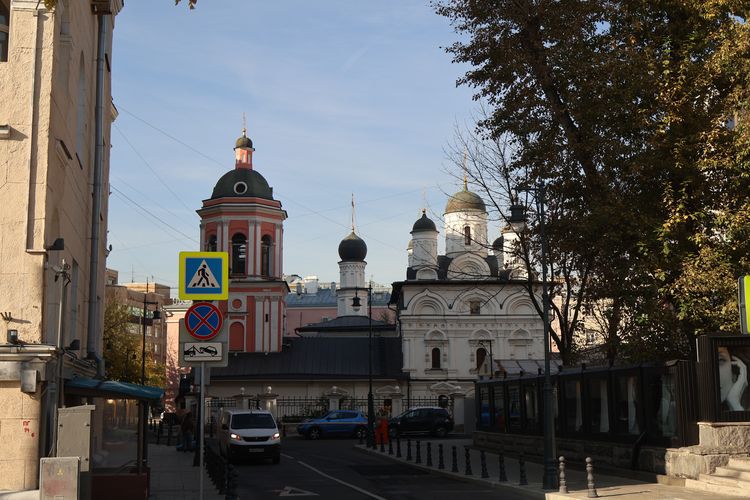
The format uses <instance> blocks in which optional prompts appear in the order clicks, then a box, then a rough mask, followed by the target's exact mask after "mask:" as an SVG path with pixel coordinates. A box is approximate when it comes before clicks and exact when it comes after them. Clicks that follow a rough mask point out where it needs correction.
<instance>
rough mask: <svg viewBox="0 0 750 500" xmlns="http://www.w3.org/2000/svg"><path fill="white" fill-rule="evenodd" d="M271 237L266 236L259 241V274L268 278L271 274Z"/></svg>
mask: <svg viewBox="0 0 750 500" xmlns="http://www.w3.org/2000/svg"><path fill="white" fill-rule="evenodd" d="M271 247H272V243H271V237H270V236H268V235H267V234H266V235H264V236H263V237H262V238H261V239H260V274H261V276H263V277H269V276H271V275H272V273H271Z"/></svg>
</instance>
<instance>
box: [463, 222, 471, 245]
mask: <svg viewBox="0 0 750 500" xmlns="http://www.w3.org/2000/svg"><path fill="white" fill-rule="evenodd" d="M464 245H471V227H469V226H464Z"/></svg>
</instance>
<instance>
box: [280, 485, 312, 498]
mask: <svg viewBox="0 0 750 500" xmlns="http://www.w3.org/2000/svg"><path fill="white" fill-rule="evenodd" d="M274 491H279V490H274ZM279 496H280V497H317V496H318V494H317V493H313V492H312V491H306V490H301V489H299V488H295V487H293V486H284V489H283V490H281V491H279Z"/></svg>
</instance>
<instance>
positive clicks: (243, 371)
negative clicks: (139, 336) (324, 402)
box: [211, 337, 407, 380]
mask: <svg viewBox="0 0 750 500" xmlns="http://www.w3.org/2000/svg"><path fill="white" fill-rule="evenodd" d="M368 340H369V339H368V338H366V337H362V338H360V337H345V338H339V337H300V338H290V339H285V343H287V344H289V346H288V347H287V346H285V347H284V349H283V351H282V352H280V353H268V354H264V353H230V354H229V366H226V367H223V368H218V367H216V368H212V369H211V379H212V380H247V379H268V378H274V379H285V380H297V379H304V380H310V379H318V380H320V379H366V378H367V376H368V369H367V368H368V363H367V354H368ZM372 349H373V353H372V374H373V378H377V379H404V378H407V375H406V374H405V373H403V372H402V371H401V366H402V355H401V339H400V338H396V337H378V338H373V339H372Z"/></svg>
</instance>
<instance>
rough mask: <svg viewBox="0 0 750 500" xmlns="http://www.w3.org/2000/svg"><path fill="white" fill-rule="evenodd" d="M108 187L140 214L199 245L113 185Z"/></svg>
mask: <svg viewBox="0 0 750 500" xmlns="http://www.w3.org/2000/svg"><path fill="white" fill-rule="evenodd" d="M109 187H110V188H112V189H113V190H114V191H115V192H117V194H118V195H120V196H121V197H123V198H125V200H127V201H128V202H129V203H131V204H132V205H134V206H135V207H136V208H138V209H139V210H140V211H141V212H143V213H144V214H145V215H148V216H149V217H151V218H153V219H156V220H157V221H159V222H160V223H162V224H164V226H166V227H168V228H169V229H171V230H172V231H174V232H175V233H177V234H180V235H182V236H184V237H185V238H187V239H188V240H190V241H193V242H195V243H200V242H199V241H198V240H196V239H195V238H193V237H192V236H190V235H188V234H186V233H183V232H182V231H180V230H179V229H177V228H176V227H174V226H172V225H171V224H170V223H168V222H167V221H165V220H163V219H161V218H160V217H159V216H157V215H155V214H153V213H151V212H150V211H149V210H148V209H147V208H144V207H142V206H141V205H140V204H138V202H136V201H134V200H133V199H132V198H130V197H128V195H126V194H125V193H123V192H122V191H120V190H119V189H117V188H116V187H115V186H113V185H111V184H110V186H109Z"/></svg>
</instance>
